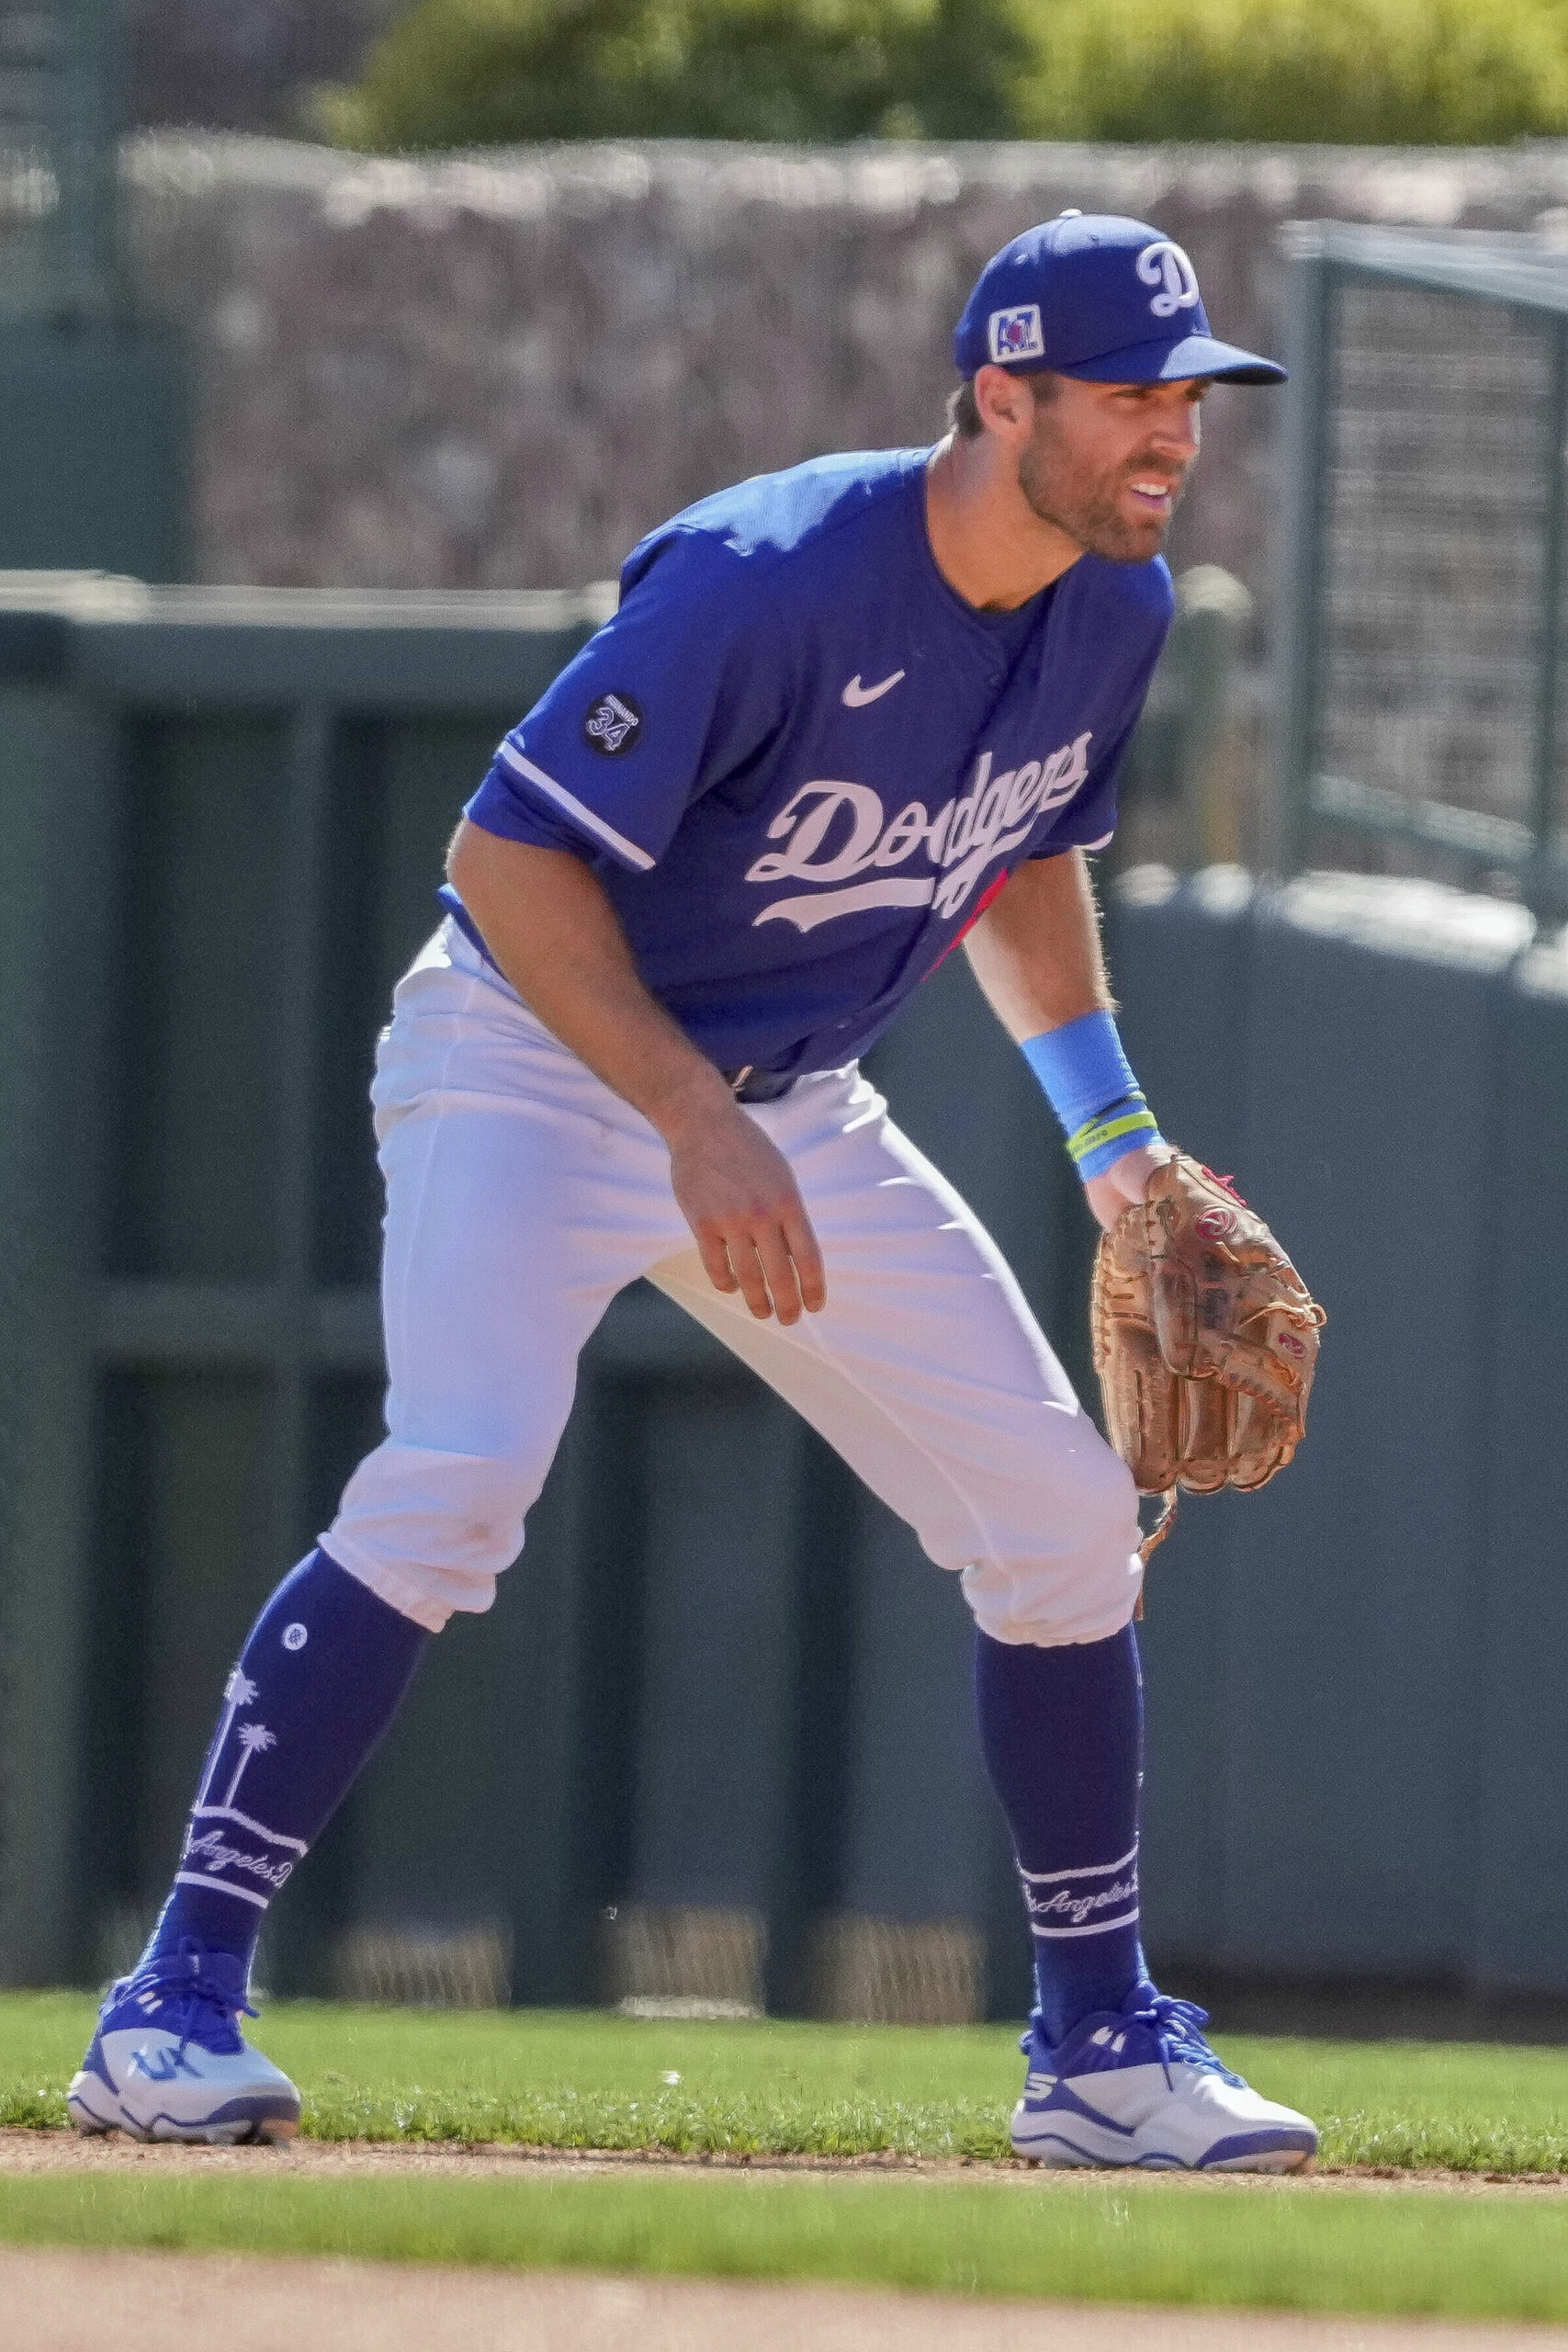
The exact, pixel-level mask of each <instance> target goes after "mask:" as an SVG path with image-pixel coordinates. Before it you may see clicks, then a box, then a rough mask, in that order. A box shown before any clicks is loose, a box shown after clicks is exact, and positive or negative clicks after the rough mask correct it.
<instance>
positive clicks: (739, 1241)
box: [729, 1233, 773, 1322]
mask: <svg viewBox="0 0 1568 2352" xmlns="http://www.w3.org/2000/svg"><path fill="white" fill-rule="evenodd" d="M729 1261H730V1263H731V1265H732V1266H733V1267H734V1268H735V1272H736V1274H737V1276H738V1277H739V1283H740V1289H741V1294H742V1295H743V1296H744V1298H745V1301H746V1304H747V1306H749V1307H750V1310H751V1312H752V1314H753V1315H754V1316H756V1317H757V1318H758V1320H759V1322H765V1321H766V1320H767V1318H768V1317H769V1316H770V1315H771V1314H772V1313H773V1300H772V1299H771V1298H770V1297H769V1295H768V1283H767V1277H766V1276H765V1275H764V1273H763V1272H762V1261H761V1259H760V1258H759V1257H758V1255H757V1249H756V1244H755V1243H754V1242H753V1241H752V1239H751V1238H750V1235H749V1234H743V1233H742V1234H736V1235H734V1236H733V1237H732V1238H731V1240H730V1244H729Z"/></svg>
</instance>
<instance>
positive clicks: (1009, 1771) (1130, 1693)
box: [975, 1625, 1147, 2046]
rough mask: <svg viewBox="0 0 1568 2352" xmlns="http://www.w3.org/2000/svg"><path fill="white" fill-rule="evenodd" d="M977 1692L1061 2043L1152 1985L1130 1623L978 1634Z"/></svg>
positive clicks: (1048, 2034) (1047, 2034)
mask: <svg viewBox="0 0 1568 2352" xmlns="http://www.w3.org/2000/svg"><path fill="white" fill-rule="evenodd" d="M975 1699H976V1708H977V1710H978V1713H979V1719H980V1744H981V1746H982V1747H983V1748H984V1750H985V1756H986V1764H987V1770H988V1771H989V1773H990V1776H991V1785H992V1786H993V1788H994V1789H995V1790H996V1792H997V1794H998V1797H999V1798H1000V1800H1001V1804H1002V1810H1003V1812H1004V1813H1005V1814H1006V1815H1007V1817H1008V1826H1009V1827H1010V1829H1011V1831H1012V1841H1013V1849H1014V1851H1015V1852H1016V1854H1017V1856H1018V1868H1019V1876H1020V1879H1021V1882H1022V1885H1023V1897H1024V1902H1025V1904H1026V1905H1027V1906H1028V1910H1029V1925H1030V1930H1031V1933H1032V1938H1033V1942H1034V1973H1035V1981H1036V1983H1037V1985H1038V1986H1039V1992H1040V2011H1039V2017H1040V2030H1041V2031H1042V2032H1043V2035H1044V2038H1045V2040H1046V2041H1048V2042H1050V2043H1051V2044H1052V2045H1053V2046H1055V2044H1056V2043H1057V2042H1059V2041H1061V2040H1062V2038H1063V2036H1064V2035H1065V2034H1066V2032H1067V2031H1068V2030H1070V2029H1071V2028H1072V2027H1073V2026H1074V2025H1076V2024H1077V2021H1078V2019H1079V2018H1083V2017H1087V2016H1088V2014H1089V2011H1090V2010H1091V2009H1114V2008H1119V2007H1121V2005H1122V2001H1123V2000H1124V1998H1125V1997H1126V1996H1127V1995H1128V1994H1129V1993H1130V1992H1131V1991H1132V1989H1133V1987H1134V1985H1137V1984H1140V1983H1142V1982H1145V1981H1146V1974H1147V1972H1146V1969H1145V1962H1144V1954H1143V1947H1142V1945H1141V1943H1140V1941H1139V1938H1138V1786H1139V1782H1140V1780H1141V1779H1142V1762H1143V1728H1144V1702H1143V1682H1142V1679H1141V1677H1140V1675H1139V1671H1138V1647H1137V1641H1136V1638H1135V1636H1134V1632H1133V1628H1132V1626H1131V1625H1127V1626H1125V1627H1123V1629H1122V1632H1121V1633H1120V1634H1112V1635H1111V1638H1110V1639H1109V1640H1108V1641H1103V1642H1081V1643H1072V1644H1068V1645H1064V1646H1063V1647H1061V1648H1058V1649H1035V1648H1033V1647H1032V1646H1031V1645H1029V1644H1027V1643H1019V1644H1014V1643H1010V1642H996V1641H993V1640H992V1639H991V1637H990V1635H989V1634H982V1633H979V1632H976V1639H975Z"/></svg>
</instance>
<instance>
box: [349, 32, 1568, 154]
mask: <svg viewBox="0 0 1568 2352" xmlns="http://www.w3.org/2000/svg"><path fill="white" fill-rule="evenodd" d="M321 121H322V124H323V127H324V128H325V129H326V130H327V131H328V133H329V135H330V136H332V137H333V138H335V139H337V140H339V141H342V142H343V143H344V145H347V146H353V147H360V148H366V149H381V150H386V149H404V150H420V149H432V148H443V147H471V146H489V145H496V144H504V143H506V142H508V141H515V140H529V139H615V138H656V137H664V138H687V139H772V140H823V141H834V140H845V139H862V138H871V137H884V138H886V137H901V138H926V139H998V138H1041V139H1109V140H1129V141H1158V140H1170V139H1205V140H1283V141H1336V142H1341V143H1351V144H1360V143H1366V144H1394V145H1412V144H1415V145H1426V144H1434V145H1436V144H1453V143H1485V142H1490V141H1506V140H1510V139H1515V138H1518V137H1521V136H1523V137H1529V136H1536V137H1553V136H1561V135H1562V134H1564V133H1565V132H1568V0H412V5H411V6H408V7H407V8H406V9H405V10H404V11H403V13H402V14H400V16H399V17H396V18H394V20H393V22H392V24H391V26H390V28H389V30H388V32H387V33H386V34H385V36H384V37H383V39H382V40H380V42H379V43H378V46H377V47H376V49H375V50H374V51H372V52H371V56H370V59H369V62H368V63H367V68H366V71H365V74H364V76H363V78H362V79H361V81H360V82H359V83H358V84H357V85H355V87H353V88H352V89H344V90H334V91H329V92H327V93H325V94H324V95H323V96H322V98H321Z"/></svg>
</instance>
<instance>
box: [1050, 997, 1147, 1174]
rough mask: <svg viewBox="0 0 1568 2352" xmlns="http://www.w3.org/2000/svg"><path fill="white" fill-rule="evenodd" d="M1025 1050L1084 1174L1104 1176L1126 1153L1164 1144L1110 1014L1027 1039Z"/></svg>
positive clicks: (1081, 1018)
mask: <svg viewBox="0 0 1568 2352" xmlns="http://www.w3.org/2000/svg"><path fill="white" fill-rule="evenodd" d="M1021 1050H1022V1053H1023V1058H1024V1060H1025V1061H1026V1062H1027V1063H1028V1064H1029V1067H1030V1069H1032V1071H1033V1072H1034V1075H1035V1077H1036V1078H1037V1079H1038V1080H1040V1083H1041V1086H1042V1087H1043V1089H1044V1091H1045V1095H1046V1098H1047V1100H1048V1101H1049V1103H1050V1105H1051V1108H1052V1109H1053V1111H1055V1114H1056V1116H1057V1118H1058V1119H1060V1121H1061V1123H1062V1125H1063V1127H1064V1128H1065V1129H1066V1137H1067V1150H1068V1153H1069V1155H1070V1157H1071V1159H1072V1160H1073V1163H1074V1165H1075V1167H1076V1168H1077V1171H1078V1174H1079V1175H1080V1176H1082V1177H1084V1178H1086V1179H1087V1178H1089V1177H1090V1176H1103V1175H1104V1173H1105V1171H1106V1170H1107V1169H1108V1168H1113V1167H1114V1166H1115V1165H1116V1162H1117V1161H1118V1160H1119V1159H1124V1158H1125V1157H1126V1155H1127V1153H1128V1152H1130V1151H1137V1150H1139V1149H1141V1148H1142V1147H1143V1146H1144V1145H1145V1144H1150V1143H1158V1142H1159V1141H1160V1140H1161V1136H1160V1131H1159V1121H1158V1120H1157V1119H1156V1117H1155V1114H1154V1113H1153V1112H1152V1111H1151V1110H1150V1109H1149V1106H1148V1104H1147V1103H1146V1102H1145V1100H1144V1094H1143V1090H1142V1088H1141V1087H1140V1086H1139V1084H1138V1081H1137V1080H1136V1079H1135V1078H1134V1075H1133V1065H1132V1064H1131V1062H1130V1061H1129V1060H1128V1059H1127V1057H1126V1055H1125V1054H1124V1053H1123V1051H1122V1040H1121V1038H1120V1037H1119V1036H1118V1035H1117V1033H1116V1023H1115V1021H1114V1020H1113V1018H1112V1017H1111V1014H1110V1013H1109V1012H1085V1013H1082V1014H1080V1015H1079V1017H1078V1019H1077V1021H1068V1022H1066V1023H1064V1024H1063V1026H1062V1027H1061V1028H1060V1029H1047V1030H1046V1031H1044V1032H1043V1035H1040V1036H1038V1037H1026V1038H1025V1039H1024V1041H1023V1046H1022V1049H1021Z"/></svg>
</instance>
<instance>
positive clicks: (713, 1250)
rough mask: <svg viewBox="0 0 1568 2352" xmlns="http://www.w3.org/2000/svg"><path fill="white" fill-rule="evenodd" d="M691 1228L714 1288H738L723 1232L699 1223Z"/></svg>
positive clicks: (727, 1289)
mask: <svg viewBox="0 0 1568 2352" xmlns="http://www.w3.org/2000/svg"><path fill="white" fill-rule="evenodd" d="M693 1229H694V1234H695V1237H696V1244H697V1249H698V1251H699V1253H700V1255H701V1257H702V1261H703V1267H704V1271H705V1273H706V1275H707V1278H708V1280H709V1282H710V1283H712V1284H713V1286H714V1288H715V1290H722V1291H733V1290H739V1287H740V1285H739V1283H738V1282H737V1281H736V1279H735V1269H734V1267H733V1266H732V1265H731V1264H730V1262H729V1253H728V1250H726V1248H725V1246H724V1236H723V1234H722V1233H720V1232H719V1231H718V1229H717V1228H716V1227H714V1226H706V1225H699V1226H696V1227H694V1228H693Z"/></svg>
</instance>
